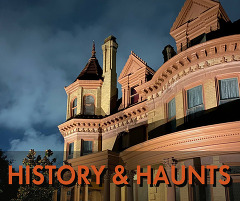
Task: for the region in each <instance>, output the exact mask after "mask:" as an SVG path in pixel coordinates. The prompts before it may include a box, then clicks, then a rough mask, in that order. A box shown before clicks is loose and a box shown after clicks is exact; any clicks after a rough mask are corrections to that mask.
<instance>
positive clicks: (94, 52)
mask: <svg viewBox="0 0 240 201" xmlns="http://www.w3.org/2000/svg"><path fill="white" fill-rule="evenodd" d="M95 57H96V51H95V42H94V40H93V47H92V58H95Z"/></svg>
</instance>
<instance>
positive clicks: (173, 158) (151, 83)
mask: <svg viewBox="0 0 240 201" xmlns="http://www.w3.org/2000/svg"><path fill="white" fill-rule="evenodd" d="M170 35H171V36H172V37H173V38H174V39H175V41H176V47H177V49H176V52H175V51H174V49H173V48H172V47H171V46H170V45H168V46H166V48H165V49H164V50H163V55H164V64H163V65H162V66H161V67H160V68H159V69H158V70H157V71H156V72H155V71H154V70H153V69H152V68H150V67H149V66H148V65H147V63H146V62H145V61H144V60H143V59H141V58H140V57H139V56H137V55H136V54H135V53H134V52H131V54H130V55H129V58H128V60H127V62H126V64H125V66H124V68H123V70H122V72H121V74H120V75H119V77H117V73H116V59H117V48H118V44H117V41H116V38H115V37H114V36H109V37H108V38H106V39H105V41H104V44H103V45H102V51H103V64H102V67H101V66H100V65H99V63H98V60H97V58H96V52H95V44H94V45H93V50H92V56H91V58H90V59H89V61H88V63H87V65H86V66H85V68H84V69H83V70H82V71H81V73H80V74H79V76H78V77H77V78H76V80H75V81H74V82H73V83H72V84H70V85H69V86H67V87H65V91H66V93H67V115H66V122H64V123H62V124H61V125H59V126H58V127H59V130H60V132H61V134H62V136H63V137H64V161H66V162H67V163H68V164H70V165H71V166H72V167H73V168H74V169H75V170H76V171H77V167H78V165H85V166H87V167H90V166H91V165H95V166H96V167H100V166H102V165H105V166H106V168H108V171H107V172H106V173H105V175H104V180H103V186H99V185H96V184H95V181H94V176H93V177H92V180H91V185H85V186H79V185H77V184H76V185H75V186H72V187H62V189H61V195H60V200H61V201H70V200H73V201H80V200H81V201H239V200H240V191H239V189H240V114H239V111H240V110H239V109H240V100H239V94H240V90H239V83H240V21H236V22H231V21H230V19H229V18H228V16H227V14H226V12H225V11H224V9H223V7H222V6H221V4H220V3H219V2H218V1H213V0H201V1H199V0H186V2H185V4H184V6H183V8H182V10H181V11H180V13H179V15H178V17H177V18H176V21H175V22H174V24H173V26H172V28H171V30H170ZM117 81H118V82H119V83H120V84H121V90H122V98H120V99H118V89H117ZM119 164H120V165H123V166H124V167H125V169H126V170H127V175H128V178H129V179H130V181H129V182H130V185H128V186H123V187H120V186H116V185H115V184H114V183H112V179H111V177H112V176H113V174H112V173H113V172H114V169H115V167H116V165H119ZM137 165H140V166H141V167H143V171H146V167H147V166H148V165H151V166H152V168H153V169H154V171H153V172H154V173H156V172H157V169H158V166H159V165H164V167H165V169H166V171H167V172H169V171H170V170H171V166H172V165H176V167H179V168H180V167H181V166H182V165H185V166H186V167H188V166H190V165H191V166H193V167H195V169H197V170H200V168H201V165H205V166H206V165H217V166H219V167H220V166H221V165H228V166H230V167H231V171H230V172H229V174H230V175H231V178H232V184H231V185H229V186H222V185H221V184H219V183H217V184H216V186H213V185H211V184H210V183H209V179H208V181H207V182H208V183H209V184H207V185H204V186H203V185H200V184H199V183H198V182H197V181H196V182H195V183H194V184H193V185H189V184H186V185H185V186H183V187H178V186H175V185H173V184H172V185H171V186H168V185H166V184H160V185H159V186H150V185H148V184H147V181H146V180H143V185H142V186H139V185H137V184H136V174H135V172H136V168H137ZM216 177H217V181H218V180H219V178H220V177H221V175H218V174H217V175H216ZM56 199H57V198H56Z"/></svg>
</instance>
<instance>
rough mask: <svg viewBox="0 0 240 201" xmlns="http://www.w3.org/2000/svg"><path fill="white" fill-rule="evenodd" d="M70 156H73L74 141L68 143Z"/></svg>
mask: <svg viewBox="0 0 240 201" xmlns="http://www.w3.org/2000/svg"><path fill="white" fill-rule="evenodd" d="M68 146H69V147H68V158H69V159H70V158H73V150H74V143H70V144H69V145H68Z"/></svg>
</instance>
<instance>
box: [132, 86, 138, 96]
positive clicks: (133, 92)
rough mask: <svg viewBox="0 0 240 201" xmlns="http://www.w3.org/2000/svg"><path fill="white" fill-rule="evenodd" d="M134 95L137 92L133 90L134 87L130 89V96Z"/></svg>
mask: <svg viewBox="0 0 240 201" xmlns="http://www.w3.org/2000/svg"><path fill="white" fill-rule="evenodd" d="M134 94H137V91H136V90H135V87H132V88H131V96H132V95H134Z"/></svg>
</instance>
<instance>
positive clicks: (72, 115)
mask: <svg viewBox="0 0 240 201" xmlns="http://www.w3.org/2000/svg"><path fill="white" fill-rule="evenodd" d="M75 100H77V105H76V106H75V107H74V105H73V104H74V101H75ZM77 108H78V98H77V97H74V98H73V99H72V101H71V117H75V116H77V112H76V114H75V115H74V110H75V109H76V110H77Z"/></svg>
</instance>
